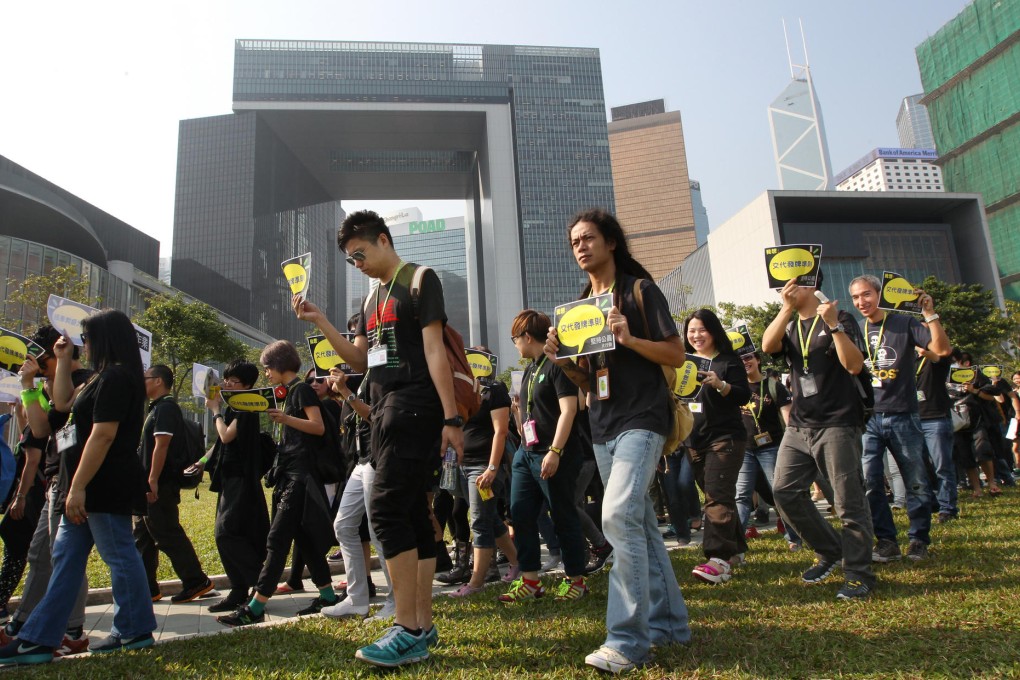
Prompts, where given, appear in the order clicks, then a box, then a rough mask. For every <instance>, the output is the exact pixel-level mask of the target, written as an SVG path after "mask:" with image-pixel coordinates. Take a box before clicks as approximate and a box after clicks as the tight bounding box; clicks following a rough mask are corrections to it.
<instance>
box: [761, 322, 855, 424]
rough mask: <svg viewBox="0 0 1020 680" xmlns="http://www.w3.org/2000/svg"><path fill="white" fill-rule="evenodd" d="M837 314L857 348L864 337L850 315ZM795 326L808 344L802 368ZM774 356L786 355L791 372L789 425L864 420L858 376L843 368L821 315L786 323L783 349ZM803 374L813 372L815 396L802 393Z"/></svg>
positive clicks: (801, 357) (798, 338)
mask: <svg viewBox="0 0 1020 680" xmlns="http://www.w3.org/2000/svg"><path fill="white" fill-rule="evenodd" d="M838 318H839V322H840V323H841V324H843V328H844V329H845V330H844V332H845V333H846V334H847V337H848V338H850V340H851V341H852V342H853V343H854V344H855V345H857V347H858V348H860V347H862V346H863V344H864V339H863V338H862V336H861V330H860V327H859V326H858V325H857V324H856V323H855V322H854V320H853V317H851V316H850V315H849V314H848V313H847V312H845V311H840V312H839V317H838ZM815 319H818V323H817V325H814V320H815ZM798 326H799V328H800V333H801V334H803V336H804V341H805V343H806V345H807V348H808V351H807V360H808V361H807V371H805V370H804V354H803V352H802V350H801V346H800V337H799V336H798V330H797V329H798ZM812 326H813V328H814V330H813V332H812ZM775 356H776V357H777V358H779V357H785V358H786V362H787V364H788V365H789V367H790V372H791V373H792V376H791V378H792V380H791V381H790V385H791V387H792V388H793V389H792V392H793V394H792V396H793V405H792V406H791V408H790V425H795V426H797V427H846V426H853V427H860V425H861V423H862V422H863V421H864V406H863V404H862V403H861V396H860V392H858V389H857V385H856V384H855V381H856V380H857V376H854V375H851V374H850V373H849V372H848V371H847V370H846V369H845V368H843V364H841V363H839V355H838V354H837V353H836V346H835V344H834V343H833V340H832V334H831V333H829V330H828V326H826V324H825V321H823V320H822V318H821V317H818V316H815V317H812V318H810V319H800V318H799V317H797V318H795V319H794V320H793V321H792V322H790V323H789V324H787V327H786V334H785V335H784V336H783V349H782V350H780V352H778V353H777V354H776V355H775ZM805 374H808V375H810V376H812V378H811V379H812V380H813V381H814V384H815V387H816V389H817V394H815V395H814V396H811V397H805V396H803V393H802V387H801V379H802V377H803V376H804V375H805Z"/></svg>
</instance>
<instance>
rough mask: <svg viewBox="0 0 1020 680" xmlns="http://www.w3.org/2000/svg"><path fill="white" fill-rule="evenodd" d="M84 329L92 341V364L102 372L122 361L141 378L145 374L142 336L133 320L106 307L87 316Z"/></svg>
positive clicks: (82, 326)
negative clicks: (141, 345) (140, 344)
mask: <svg viewBox="0 0 1020 680" xmlns="http://www.w3.org/2000/svg"><path fill="white" fill-rule="evenodd" d="M81 330H82V333H84V334H85V335H86V336H87V337H88V341H89V363H90V364H92V368H93V369H94V370H95V371H96V372H99V373H102V372H103V371H104V370H105V369H107V368H109V367H110V366H112V365H113V364H122V365H123V366H125V367H127V369H128V370H129V371H130V372H131V373H132V374H135V373H137V374H138V376H139V380H141V376H142V374H143V373H144V369H143V368H142V355H141V353H140V352H139V351H138V335H137V333H136V332H135V327H134V326H133V325H132V324H131V319H129V318H128V317H127V314H125V313H124V312H121V311H118V310H116V309H104V310H102V311H100V312H98V313H96V314H93V315H92V316H89V317H87V318H86V319H85V320H84V321H82V323H81Z"/></svg>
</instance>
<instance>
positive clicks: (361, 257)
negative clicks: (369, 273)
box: [344, 250, 365, 265]
mask: <svg viewBox="0 0 1020 680" xmlns="http://www.w3.org/2000/svg"><path fill="white" fill-rule="evenodd" d="M344 259H345V260H347V264H350V265H353V264H354V263H355V262H364V261H365V251H364V250H355V251H354V252H353V253H351V254H350V255H348V256H347V257H345V258H344Z"/></svg>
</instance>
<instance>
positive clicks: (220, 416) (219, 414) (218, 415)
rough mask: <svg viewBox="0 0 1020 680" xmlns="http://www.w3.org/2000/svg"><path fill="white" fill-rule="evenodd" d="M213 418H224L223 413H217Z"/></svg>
mask: <svg viewBox="0 0 1020 680" xmlns="http://www.w3.org/2000/svg"><path fill="white" fill-rule="evenodd" d="M212 419H213V420H222V419H223V414H222V413H217V414H216V415H214V416H213V417H212Z"/></svg>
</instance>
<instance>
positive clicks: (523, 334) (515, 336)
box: [510, 331, 528, 342]
mask: <svg viewBox="0 0 1020 680" xmlns="http://www.w3.org/2000/svg"><path fill="white" fill-rule="evenodd" d="M527 334H528V332H527V331H524V332H523V333H520V334H518V335H511V336H510V342H517V338H523V337H524V336H525V335H527Z"/></svg>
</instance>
